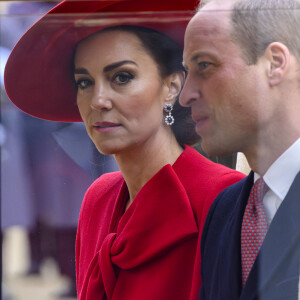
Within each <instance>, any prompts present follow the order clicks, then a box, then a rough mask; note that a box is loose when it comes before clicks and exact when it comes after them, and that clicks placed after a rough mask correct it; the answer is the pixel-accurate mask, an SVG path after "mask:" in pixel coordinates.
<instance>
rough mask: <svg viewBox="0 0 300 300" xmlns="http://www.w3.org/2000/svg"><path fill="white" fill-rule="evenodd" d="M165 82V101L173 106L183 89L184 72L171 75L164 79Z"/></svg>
mask: <svg viewBox="0 0 300 300" xmlns="http://www.w3.org/2000/svg"><path fill="white" fill-rule="evenodd" d="M165 82H166V85H167V87H168V94H167V97H166V99H165V101H166V102H169V103H171V104H174V102H175V100H176V98H177V96H178V95H179V93H180V92H181V89H182V87H183V83H184V72H176V73H172V74H171V75H169V76H168V77H167V78H166V80H165Z"/></svg>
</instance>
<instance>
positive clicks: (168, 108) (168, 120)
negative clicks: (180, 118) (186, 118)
mask: <svg viewBox="0 0 300 300" xmlns="http://www.w3.org/2000/svg"><path fill="white" fill-rule="evenodd" d="M172 110H173V105H172V104H170V103H167V104H165V106H164V111H165V112H167V113H168V114H167V115H166V117H165V122H166V124H167V125H168V126H171V125H172V124H174V121H175V120H174V117H173V116H172V114H171V111H172Z"/></svg>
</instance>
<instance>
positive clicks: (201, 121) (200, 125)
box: [192, 115, 209, 135]
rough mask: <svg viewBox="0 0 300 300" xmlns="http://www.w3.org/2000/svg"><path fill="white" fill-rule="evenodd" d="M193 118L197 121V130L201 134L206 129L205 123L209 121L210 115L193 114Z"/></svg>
mask: <svg viewBox="0 0 300 300" xmlns="http://www.w3.org/2000/svg"><path fill="white" fill-rule="evenodd" d="M192 119H193V121H194V122H195V124H196V125H195V130H196V132H197V133H198V134H199V135H201V133H202V132H203V130H204V129H205V127H206V126H205V125H206V124H207V121H208V120H209V117H208V115H192Z"/></svg>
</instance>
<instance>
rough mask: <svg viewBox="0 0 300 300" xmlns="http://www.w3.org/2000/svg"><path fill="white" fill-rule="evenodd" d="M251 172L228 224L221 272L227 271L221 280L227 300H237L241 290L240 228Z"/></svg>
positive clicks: (251, 180) (248, 192) (251, 176)
mask: <svg viewBox="0 0 300 300" xmlns="http://www.w3.org/2000/svg"><path fill="white" fill-rule="evenodd" d="M253 177H254V175H253V172H251V173H250V174H249V175H248V177H247V178H246V182H245V184H244V185H243V188H242V190H241V193H240V195H239V197H238V201H237V202H236V207H235V208H234V209H233V212H232V215H231V218H230V221H229V222H228V225H227V226H226V227H227V228H226V229H225V230H226V231H227V234H226V237H227V238H228V237H229V239H228V240H227V241H226V245H227V246H226V247H227V248H228V249H227V251H225V252H226V254H228V256H223V257H222V264H223V270H224V269H225V270H228V275H227V276H228V279H227V280H223V281H222V282H223V286H222V288H221V290H222V291H227V292H226V293H224V294H225V295H230V297H228V299H238V298H239V295H240V294H241V290H242V281H241V250H240V248H241V226H242V220H243V215H244V210H245V207H246V204H247V200H248V197H249V194H250V191H251V188H252V185H253ZM229 274H236V276H230V275H229Z"/></svg>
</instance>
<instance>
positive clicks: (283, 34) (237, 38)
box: [199, 0, 300, 65]
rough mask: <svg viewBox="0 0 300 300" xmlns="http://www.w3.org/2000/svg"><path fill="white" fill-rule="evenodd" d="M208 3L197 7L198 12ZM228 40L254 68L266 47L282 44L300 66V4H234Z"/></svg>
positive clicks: (283, 0) (294, 0)
mask: <svg viewBox="0 0 300 300" xmlns="http://www.w3.org/2000/svg"><path fill="white" fill-rule="evenodd" d="M209 2H215V1H211V0H204V2H203V3H202V5H201V3H200V5H199V9H201V8H202V7H203V6H205V5H206V4H207V3H209ZM231 25H232V28H231V33H230V35H231V38H232V40H233V41H234V42H236V43H237V44H238V45H239V46H240V47H241V50H242V52H243V54H244V59H245V61H246V62H247V63H248V64H249V65H251V64H255V63H256V62H257V60H258V58H259V57H261V56H262V55H263V53H264V52H265V50H266V48H267V47H268V45H269V44H271V43H273V42H281V43H283V44H284V45H286V47H287V48H288V49H289V50H290V52H291V53H292V54H293V55H294V56H295V57H296V59H297V61H298V62H300V2H299V0H236V1H234V2H233V6H232V11H231Z"/></svg>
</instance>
